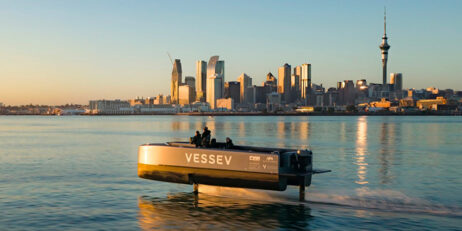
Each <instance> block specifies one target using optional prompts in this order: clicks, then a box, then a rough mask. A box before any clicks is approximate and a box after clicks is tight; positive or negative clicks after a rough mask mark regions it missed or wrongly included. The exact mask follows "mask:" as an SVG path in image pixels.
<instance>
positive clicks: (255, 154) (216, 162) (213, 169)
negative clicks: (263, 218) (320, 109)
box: [138, 142, 330, 200]
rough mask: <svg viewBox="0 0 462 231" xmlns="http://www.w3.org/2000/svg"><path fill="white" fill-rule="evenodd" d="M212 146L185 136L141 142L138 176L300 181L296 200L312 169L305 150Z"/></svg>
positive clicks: (249, 184)
mask: <svg viewBox="0 0 462 231" xmlns="http://www.w3.org/2000/svg"><path fill="white" fill-rule="evenodd" d="M225 147H226V145H225V143H216V145H215V146H214V147H213V148H204V147H196V146H195V145H194V144H190V143H187V142H167V143H158V144H144V145H141V146H139V149H138V176H139V177H141V178H145V179H150V180H158V181H165V182H172V183H182V184H194V192H196V193H197V192H198V185H199V184H206V185H215V186H225V187H240V188H252V189H266V190H277V191H284V190H286V188H287V185H295V186H299V192H300V200H304V195H305V187H306V186H309V185H310V184H311V176H312V175H313V174H317V173H324V172H330V170H314V169H313V166H312V159H313V158H312V157H313V153H312V152H311V151H310V150H296V149H285V148H264V147H251V146H233V147H232V148H225Z"/></svg>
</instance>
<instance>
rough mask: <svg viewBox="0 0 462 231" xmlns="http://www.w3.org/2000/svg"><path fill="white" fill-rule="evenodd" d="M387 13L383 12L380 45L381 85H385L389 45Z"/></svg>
mask: <svg viewBox="0 0 462 231" xmlns="http://www.w3.org/2000/svg"><path fill="white" fill-rule="evenodd" d="M387 39H388V38H387V11H386V9H385V10H384V12H383V37H382V44H380V46H379V47H380V50H381V51H382V69H383V85H384V86H385V84H387V61H388V49H390V45H388V42H387Z"/></svg>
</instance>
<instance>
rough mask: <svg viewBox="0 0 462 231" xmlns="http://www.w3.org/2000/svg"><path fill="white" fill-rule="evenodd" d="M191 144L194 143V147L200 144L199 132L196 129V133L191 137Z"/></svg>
mask: <svg viewBox="0 0 462 231" xmlns="http://www.w3.org/2000/svg"><path fill="white" fill-rule="evenodd" d="M191 144H195V145H196V148H197V147H200V146H201V144H202V139H201V133H200V132H199V131H196V135H195V136H194V137H192V138H191Z"/></svg>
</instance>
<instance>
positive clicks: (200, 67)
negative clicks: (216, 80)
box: [196, 60, 207, 102]
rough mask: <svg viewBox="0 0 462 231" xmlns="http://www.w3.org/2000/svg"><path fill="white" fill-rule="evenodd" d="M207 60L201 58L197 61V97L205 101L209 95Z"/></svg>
mask: <svg viewBox="0 0 462 231" xmlns="http://www.w3.org/2000/svg"><path fill="white" fill-rule="evenodd" d="M206 90H207V62H205V61H202V60H199V61H197V62H196V98H197V100H198V101H201V102H205V99H206V96H207V92H206Z"/></svg>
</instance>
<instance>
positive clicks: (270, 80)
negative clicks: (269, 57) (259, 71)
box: [264, 72, 278, 93]
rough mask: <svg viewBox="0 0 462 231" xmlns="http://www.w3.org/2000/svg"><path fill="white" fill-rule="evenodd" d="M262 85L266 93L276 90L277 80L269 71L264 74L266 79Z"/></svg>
mask: <svg viewBox="0 0 462 231" xmlns="http://www.w3.org/2000/svg"><path fill="white" fill-rule="evenodd" d="M264 85H265V86H266V88H267V93H271V92H277V91H278V80H277V79H276V77H274V75H273V74H272V73H271V72H269V73H268V74H267V75H266V81H265V84H264Z"/></svg>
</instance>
